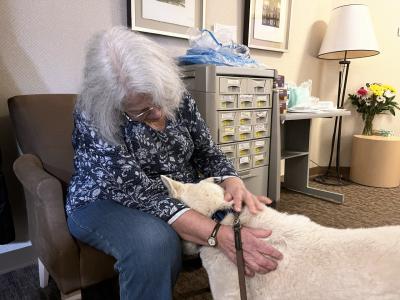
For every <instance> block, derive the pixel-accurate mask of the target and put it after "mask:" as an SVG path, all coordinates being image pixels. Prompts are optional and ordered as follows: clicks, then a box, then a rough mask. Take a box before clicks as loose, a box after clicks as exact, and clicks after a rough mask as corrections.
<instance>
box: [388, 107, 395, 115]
mask: <svg viewBox="0 0 400 300" xmlns="http://www.w3.org/2000/svg"><path fill="white" fill-rule="evenodd" d="M389 111H390V113H391V114H392V115H393V116H395V115H396V112H395V111H394V109H393V108H390V109H389Z"/></svg>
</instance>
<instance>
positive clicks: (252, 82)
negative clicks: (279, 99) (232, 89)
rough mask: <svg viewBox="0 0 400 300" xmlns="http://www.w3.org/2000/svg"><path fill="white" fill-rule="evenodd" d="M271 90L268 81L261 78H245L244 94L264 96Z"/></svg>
mask: <svg viewBox="0 0 400 300" xmlns="http://www.w3.org/2000/svg"><path fill="white" fill-rule="evenodd" d="M270 90H271V88H270V86H269V80H266V79H262V78H247V88H246V93H249V94H266V93H268V92H269V91H270Z"/></svg>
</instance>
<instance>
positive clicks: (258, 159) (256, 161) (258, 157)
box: [252, 153, 269, 168]
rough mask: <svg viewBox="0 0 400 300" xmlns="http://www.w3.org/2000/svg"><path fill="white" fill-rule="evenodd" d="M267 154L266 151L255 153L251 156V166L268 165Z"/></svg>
mask: <svg viewBox="0 0 400 300" xmlns="http://www.w3.org/2000/svg"><path fill="white" fill-rule="evenodd" d="M268 162H269V155H268V153H261V154H255V155H253V156H252V167H253V168H257V167H261V166H265V165H268Z"/></svg>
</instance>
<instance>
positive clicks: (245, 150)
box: [236, 142, 251, 157]
mask: <svg viewBox="0 0 400 300" xmlns="http://www.w3.org/2000/svg"><path fill="white" fill-rule="evenodd" d="M250 154H251V142H242V143H238V144H237V147H236V156H238V157H239V156H245V155H250Z"/></svg>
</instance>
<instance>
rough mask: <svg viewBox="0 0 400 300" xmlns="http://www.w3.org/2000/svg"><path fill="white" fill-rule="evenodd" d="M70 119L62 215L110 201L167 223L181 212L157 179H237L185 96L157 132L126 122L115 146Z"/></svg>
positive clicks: (79, 119) (79, 117)
mask: <svg viewBox="0 0 400 300" xmlns="http://www.w3.org/2000/svg"><path fill="white" fill-rule="evenodd" d="M74 118H75V128H74V131H73V135H72V143H73V146H74V150H75V155H74V167H75V173H74V175H73V176H72V179H71V182H70V185H69V188H68V195H67V202H66V211H67V213H70V212H72V211H73V210H74V209H77V208H80V207H83V206H85V205H87V204H88V203H92V202H94V201H101V200H106V199H112V200H114V201H117V202H119V203H121V204H122V205H125V206H127V207H131V208H135V209H139V210H141V211H144V212H146V213H150V214H152V215H155V216H157V217H159V218H161V219H163V220H165V221H167V222H169V223H172V222H173V220H175V219H176V218H177V216H178V215H180V214H181V213H183V211H184V210H187V208H186V206H185V205H184V204H183V203H181V202H180V201H179V200H177V199H174V198H171V197H169V196H168V191H167V189H166V187H165V186H164V184H163V183H162V181H161V178H160V175H166V176H169V177H171V178H173V179H175V180H178V181H182V182H197V181H199V180H200V179H201V177H219V176H228V175H233V176H237V173H236V171H235V169H234V167H233V165H232V164H231V163H230V162H229V160H227V158H226V157H225V156H224V154H223V153H222V152H221V151H220V150H219V149H218V148H217V146H216V145H215V144H214V142H213V140H212V138H211V135H210V132H209V129H208V128H207V126H206V124H205V122H204V120H203V119H202V117H201V116H200V113H199V111H198V110H197V107H196V104H195V102H194V100H193V98H192V97H191V96H189V95H185V96H184V98H183V100H182V102H181V105H180V107H179V109H178V111H177V113H176V119H175V120H168V121H167V122H166V127H165V129H164V130H163V131H157V130H155V129H153V128H151V127H150V126H148V125H147V124H145V123H141V122H135V121H132V120H130V119H128V118H127V119H126V120H125V122H124V124H123V125H122V126H121V130H122V138H123V140H124V143H122V144H121V145H112V144H109V143H107V142H105V141H104V140H103V139H102V138H101V137H100V135H99V133H98V132H97V130H96V128H94V127H93V126H92V125H91V124H90V122H89V121H88V119H87V118H86V117H85V115H84V114H83V113H81V112H78V111H75V113H74ZM179 212H180V213H179Z"/></svg>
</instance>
